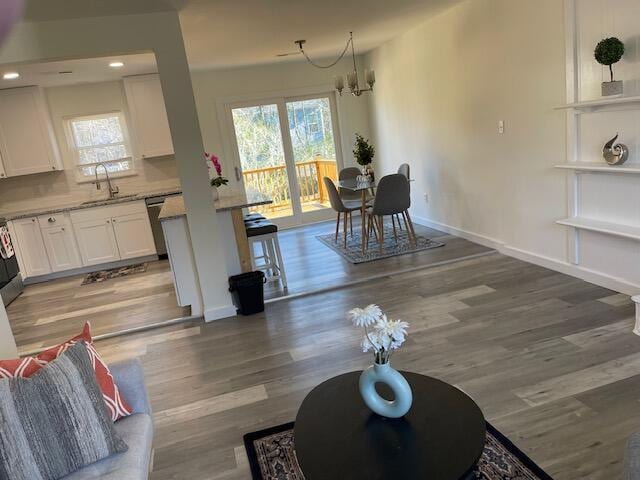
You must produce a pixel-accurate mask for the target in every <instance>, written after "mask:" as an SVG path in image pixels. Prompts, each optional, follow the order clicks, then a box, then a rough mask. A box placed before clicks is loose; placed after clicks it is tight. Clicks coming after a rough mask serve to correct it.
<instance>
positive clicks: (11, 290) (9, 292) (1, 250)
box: [0, 218, 24, 306]
mask: <svg viewBox="0 0 640 480" xmlns="http://www.w3.org/2000/svg"><path fill="white" fill-rule="evenodd" d="M22 290H24V286H23V284H22V275H20V268H19V266H18V259H17V258H16V254H15V251H14V249H13V243H12V242H11V235H10V234H9V230H8V228H7V222H6V220H5V219H4V218H0V297H2V303H3V304H4V305H5V306H7V305H9V304H10V303H11V302H12V301H13V300H14V299H15V298H16V297H17V296H18V295H20V294H21V293H22Z"/></svg>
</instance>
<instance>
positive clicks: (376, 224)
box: [365, 173, 417, 253]
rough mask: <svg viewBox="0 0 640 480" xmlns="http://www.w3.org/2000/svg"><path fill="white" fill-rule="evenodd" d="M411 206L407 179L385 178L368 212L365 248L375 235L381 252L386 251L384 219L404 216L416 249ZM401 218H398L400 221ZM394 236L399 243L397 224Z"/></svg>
mask: <svg viewBox="0 0 640 480" xmlns="http://www.w3.org/2000/svg"><path fill="white" fill-rule="evenodd" d="M410 206H411V196H410V195H409V181H408V180H407V177H405V176H404V175H402V174H400V173H394V174H391V175H387V176H384V177H382V178H381V179H380V182H379V183H378V189H377V191H376V197H375V199H374V201H373V205H372V206H371V207H369V209H368V211H367V232H366V240H365V242H366V243H365V247H366V248H368V246H369V238H370V237H371V233H374V234H375V236H376V238H377V240H378V243H379V245H380V252H381V253H382V251H383V249H384V217H385V216H391V217H393V216H394V215H402V218H403V220H404V224H405V227H406V229H407V235H408V236H409V242H410V243H411V244H412V245H413V246H414V247H415V245H416V243H417V242H416V233H415V230H414V229H413V223H412V222H411V217H410V216H409V207H410ZM399 218H400V217H398V219H399ZM393 235H394V237H395V239H396V242H397V241H398V233H397V231H396V227H395V223H394V224H393Z"/></svg>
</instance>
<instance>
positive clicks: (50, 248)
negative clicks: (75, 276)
mask: <svg viewBox="0 0 640 480" xmlns="http://www.w3.org/2000/svg"><path fill="white" fill-rule="evenodd" d="M42 239H43V240H44V246H45V250H46V251H47V257H48V258H49V264H50V265H51V270H53V271H54V272H61V271H63V270H70V269H72V268H78V267H80V266H81V265H82V264H81V262H80V255H79V252H78V246H77V245H76V239H75V236H74V234H73V229H72V228H69V227H68V226H57V227H47V228H43V229H42Z"/></svg>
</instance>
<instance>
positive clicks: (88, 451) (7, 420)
mask: <svg viewBox="0 0 640 480" xmlns="http://www.w3.org/2000/svg"><path fill="white" fill-rule="evenodd" d="M127 449H128V447H127V445H126V444H125V443H124V441H123V440H122V439H121V438H120V437H119V436H118V434H117V433H116V431H115V430H114V428H113V423H112V422H111V420H110V418H109V417H108V415H107V412H106V408H105V405H104V400H103V399H102V393H101V391H100V388H99V387H98V383H97V381H96V378H95V373H94V371H93V368H92V367H91V361H90V359H89V354H88V353H87V348H86V346H85V345H84V343H77V344H75V345H73V346H72V347H70V348H69V349H68V350H67V351H66V352H65V353H63V354H62V355H61V356H60V357H58V358H57V359H56V360H54V361H53V362H51V363H49V364H48V365H46V366H45V367H44V368H42V370H40V371H39V372H37V373H36V374H34V375H33V376H32V377H30V378H7V379H3V380H0V480H56V479H59V478H61V477H63V476H65V475H67V474H69V473H72V472H75V471H76V470H78V469H80V468H82V467H84V466H86V465H89V464H91V463H93V462H96V461H98V460H100V459H102V458H105V457H108V456H109V455H111V454H113V453H119V452H125V451H126V450H127Z"/></svg>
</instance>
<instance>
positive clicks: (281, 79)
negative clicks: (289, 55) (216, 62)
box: [191, 59, 369, 189]
mask: <svg viewBox="0 0 640 480" xmlns="http://www.w3.org/2000/svg"><path fill="white" fill-rule="evenodd" d="M359 61H361V60H360V59H359ZM349 62H350V61H347V60H343V61H342V62H340V63H339V64H338V65H337V66H335V67H333V68H331V69H323V70H320V69H317V68H315V67H313V66H311V65H309V64H308V63H306V62H288V63H278V64H275V65H263V66H256V67H247V68H238V69H230V70H207V71H193V72H192V73H191V77H192V80H193V91H194V94H195V97H196V105H197V108H198V116H199V118H200V125H201V128H202V137H203V140H204V145H205V148H206V149H207V150H208V151H211V152H214V153H216V154H217V155H218V156H219V157H220V159H221V161H222V166H223V173H224V174H225V176H227V178H229V180H230V183H229V186H228V188H229V189H234V188H237V183H236V182H235V178H234V175H233V158H232V150H231V145H230V144H229V143H230V142H229V140H230V139H229V132H227V129H226V128H224V127H225V125H224V124H223V122H224V121H225V119H224V118H223V119H220V118H218V117H219V112H218V110H219V108H218V107H219V104H221V103H222V104H224V103H227V102H229V101H243V100H248V99H252V98H257V97H261V98H263V97H265V96H283V95H286V96H289V95H295V94H296V93H299V92H305V93H311V92H314V93H326V92H329V91H333V77H334V76H335V75H339V74H342V75H346V73H347V72H348V71H350V70H351V69H352V68H353V67H352V66H350V63H349ZM337 103H338V115H339V126H340V136H341V142H342V145H341V146H342V152H343V158H344V162H345V165H350V164H353V155H352V153H351V151H352V149H353V143H354V141H355V134H356V132H358V133H361V134H363V135H365V136H367V135H368V134H369V118H368V106H367V99H366V98H365V97H360V98H356V97H353V96H352V95H348V94H343V96H342V97H338V102H337Z"/></svg>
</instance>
